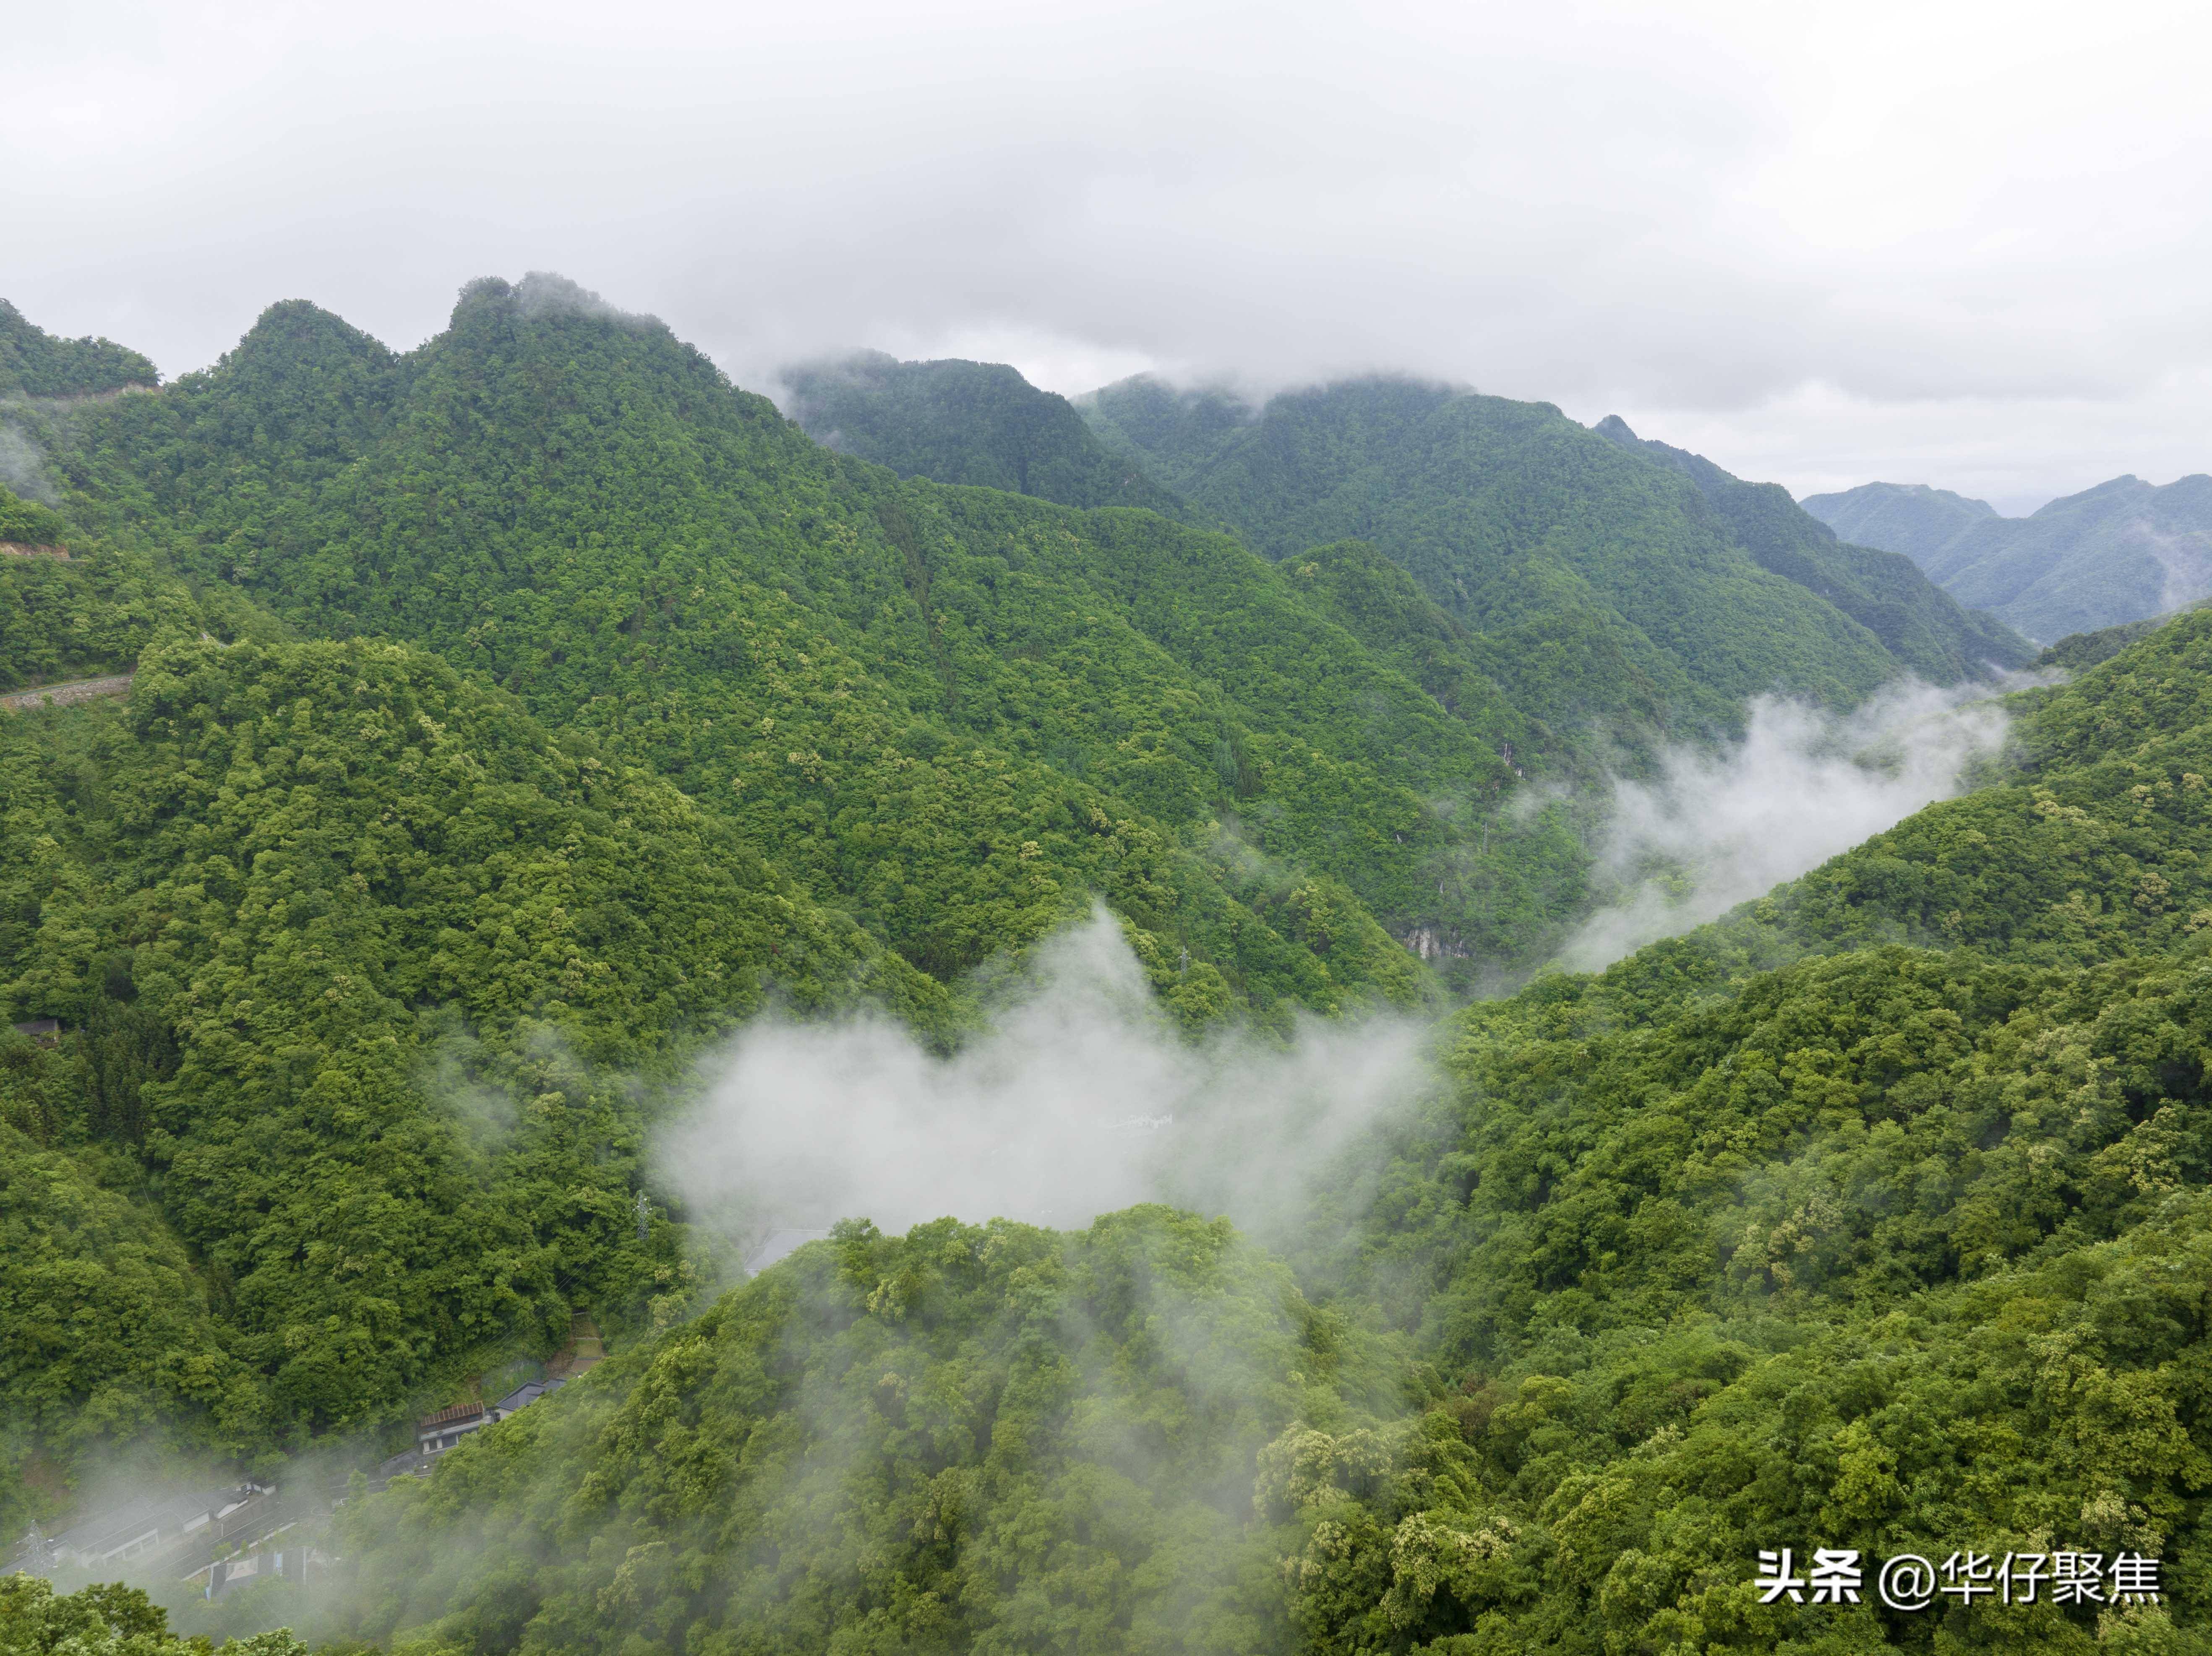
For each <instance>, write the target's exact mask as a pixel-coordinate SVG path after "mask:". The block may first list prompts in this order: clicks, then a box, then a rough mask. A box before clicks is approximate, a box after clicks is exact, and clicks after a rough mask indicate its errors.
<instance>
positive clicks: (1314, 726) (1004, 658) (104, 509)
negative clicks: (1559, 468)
mask: <svg viewBox="0 0 2212 1656" xmlns="http://www.w3.org/2000/svg"><path fill="white" fill-rule="evenodd" d="M52 447H53V451H54V454H55V457H56V464H57V465H58V467H59V468H61V469H62V470H64V471H65V473H66V474H67V475H68V476H69V477H70V480H71V482H72V483H73V484H74V485H75V491H76V492H75V493H73V494H72V501H73V503H74V505H75V507H76V509H77V510H79V511H81V512H82V513H83V514H84V515H85V516H86V517H87V518H88V519H90V520H92V521H94V522H97V523H99V524H100V525H102V526H103V527H104V528H106V529H107V530H109V531H111V532H112V534H113V535H114V536H116V537H118V538H125V537H145V538H147V539H149V540H154V541H157V542H159V543H161V544H163V545H165V546H167V548H168V549H170V551H171V552H172V554H173V555H174V556H175V558H176V559H177V560H178V561H179V563H180V564H182V565H183V566H184V567H186V568H187V569H189V570H191V571H192V572H193V573H195V574H196V575H197V577H198V578H200V579H204V580H205V581H208V582H210V583H214V582H221V581H231V582H235V583H238V584H239V585H242V586H244V587H245V588H246V590H248V591H252V593H254V594H255V595H256V597H258V598H260V599H261V600H263V601H264V602H265V603H267V604H269V605H270V607H271V608H272V609H274V610H276V611H278V612H279V613H280V614H282V615H283V616H285V617H286V618H287V619H288V620H289V621H290V622H292V623H293V624H294V625H295V626H297V627H298V628H301V629H302V630H305V631H311V632H324V633H331V632H335V633H338V634H362V633H369V634H378V633H381V634H399V635H402V636H404V637H407V638H410V639H412V640H418V641H420V642H422V643H424V644H426V645H428V646H430V647H432V648H434V649H435V650H437V651H438V652H440V653H441V654H443V655H444V656H445V657H446V658H447V659H448V660H450V661H452V662H453V663H454V664H456V665H457V666H459V667H460V668H461V669H463V670H465V671H470V672H474V673H477V674H480V675H482V676H485V677H487V678H489V679H492V680H495V681H496V682H499V683H501V684H502V685H503V686H505V687H506V688H509V689H511V690H513V692H514V693H515V694H516V695H520V697H522V698H523V699H524V701H526V703H527V704H528V705H529V706H530V707H531V708H532V711H533V712H535V713H538V715H539V716H541V717H543V718H545V719H549V720H552V721H555V722H567V721H569V720H574V722H575V723H576V724H578V725H580V727H582V728H586V729H588V730H592V731H596V732H598V733H599V734H600V735H601V736H602V737H604V739H605V740H606V741H608V742H609V743H613V744H618V745H619V746H620V748H621V749H622V750H623V752H624V753H626V754H629V755H634V756H635V758H636V759H637V760H638V761H641V762H646V763H649V764H651V765H652V766H653V767H654V768H655V769H656V770H657V771H659V773H661V774H663V775H665V776H666V777H668V778H669V779H671V780H673V781H674V782H676V783H677V784H678V786H682V787H683V788H684V789H685V790H686V791H687V792H690V793H691V794H692V795H693V796H694V797H695V798H698V799H699V800H701V801H702V804H708V805H710V806H712V807H714V809H717V810H720V811H721V812H723V813H724V814H726V816H728V817H729V818H730V819H731V820H732V822H735V823H736V824H738V826H739V828H741V829H743V830H744V832H746V833H747V834H748V835H749V836H750V837H751V839H752V840H753V843H754V844H755V845H756V846H757V847H758V848H759V849H760V850H761V851H762V852H763V854H764V855H766V856H769V857H770V858H773V859H775V861H776V862H778V863H779V864H781V865H782V866H784V867H786V868H787V869H788V870H790V871H791V872H792V874H793V876H794V877H796V878H798V879H799V881H800V882H801V883H803V884H804V886H805V889H807V890H808V892H809V893H810V894H811V895H813V896H814V897H815V898H816V899H817V901H823V902H828V903H832V904H835V905H837V906H839V907H843V908H845V909H847V910H848V912H850V913H853V914H854V916H855V918H856V919H859V920H860V923H861V924H862V925H864V926H866V928H868V929H869V930H870V931H872V933H874V934H875V935H876V936H878V937H880V938H882V939H883V940H884V941H885V942H886V943H889V944H890V946H891V947H893V948H894V949H897V950H899V951H900V952H901V953H902V954H903V955H905V956H906V957H907V958H908V960H910V961H913V962H915V964H916V965H918V966H920V967H921V968H923V969H924V970H927V971H929V972H931V973H933V974H937V975H939V976H940V977H949V976H951V975H953V974H957V973H960V972H962V971H965V970H968V969H969V968H973V967H974V966H975V965H976V964H977V963H978V962H979V961H982V960H984V959H986V958H987V957H988V956H990V955H993V954H994V953H995V952H997V951H999V950H1000V949H1006V948H1007V947H1009V946H1019V945H1022V944H1024V943H1029V942H1030V941H1033V940H1034V939H1035V938H1036V937H1039V936H1041V935H1042V934H1043V933H1044V932H1045V931H1048V930H1049V929H1050V928H1052V927H1054V926H1055V925H1060V924H1062V923H1064V922H1065V921H1066V919H1068V918H1069V917H1070V916H1071V915H1073V914H1075V913H1081V912H1083V911H1084V910H1085V909H1086V908H1087V906H1088V904H1089V903H1090V902H1091V900H1092V898H1093V896H1094V895H1097V896H1103V898H1104V899H1105V901H1108V902H1109V904H1110V905H1112V906H1113V907H1115V909H1116V910H1117V911H1118V912H1119V913H1121V914H1123V915H1124V916H1126V917H1127V918H1128V919H1131V920H1132V921H1133V922H1134V924H1135V925H1136V927H1137V928H1138V930H1139V931H1141V932H1142V933H1144V934H1145V936H1146V937H1148V938H1152V939H1157V940H1158V941H1157V944H1156V945H1142V946H1144V947H1147V948H1151V949H1153V950H1154V952H1152V953H1150V954H1148V955H1147V958H1148V959H1150V960H1152V961H1155V963H1156V964H1158V963H1164V961H1167V960H1170V959H1175V960H1178V961H1179V960H1180V958H1181V952H1182V949H1186V948H1187V949H1189V950H1190V952H1191V954H1192V955H1193V956H1194V959H1196V960H1198V961H1201V962H1203V963H1204V965H1205V968H1206V970H1205V971H1204V972H1203V973H1196V974H1192V978H1191V980H1190V981H1189V982H1188V983H1186V984H1185V985H1184V986H1183V988H1182V992H1183V993H1185V994H1186V995H1187V996H1188V997H1189V998H1191V999H1192V1000H1193V1009H1192V1010H1194V1011H1196V1012H1201V1013H1202V1012H1204V1011H1206V1010H1209V1009H1216V1008H1218V1006H1221V1005H1225V1004H1231V1003H1244V1004H1252V1005H1255V1006H1256V1007H1258V1008H1261V1009H1262V1010H1266V1009H1269V1008H1273V1007H1278V1006H1280V1005H1283V1004H1288V1003H1291V1002H1304V1004H1309V1005H1313V1006H1317V1007H1334V1006H1338V1005H1342V1004H1350V1003H1351V1002H1353V1001H1357V1000H1359V999H1361V998H1374V997H1376V996H1383V997H1388V998H1395V999H1399V1000H1401V1001H1404V1000H1409V999H1413V998H1417V997H1418V996H1419V994H1420V993H1421V992H1422V990H1421V984H1420V974H1419V973H1418V972H1417V971H1409V970H1408V968H1407V961H1406V958H1405V955H1404V953H1403V951H1402V950H1401V949H1399V948H1398V947H1397V946H1396V945H1395V944H1394V943H1392V942H1391V941H1390V937H1391V936H1395V937H1407V936H1409V935H1411V934H1412V933H1413V931H1415V930H1416V929H1419V928H1426V929H1427V930H1429V931H1431V932H1436V933H1439V934H1442V935H1445V936H1448V937H1451V938H1453V939H1455V940H1457V941H1456V943H1455V947H1457V948H1459V949H1462V950H1463V951H1465V952H1467V953H1470V954H1472V953H1477V952H1480V953H1486V954H1490V955H1518V954H1522V953H1525V952H1527V951H1528V950H1529V949H1531V948H1533V947H1534V946H1535V945H1537V944H1538V943H1540V942H1541V940H1542V939H1544V938H1545V937H1547V936H1548V935H1549V934H1550V932H1551V931H1552V930H1553V928H1554V927H1555V926H1556V925H1557V923H1558V922H1559V919H1562V918H1563V917H1565V915H1566V914H1568V913H1571V911H1572V910H1573V908H1574V907H1575V905H1576V904H1577V901H1579V900H1580V898H1581V895H1582V884H1581V877H1580V863H1581V858H1580V853H1579V852H1578V851H1577V848H1576V846H1575V845H1574V842H1573V841H1572V840H1571V838H1570V837H1569V836H1568V835H1567V834H1566V833H1565V829H1564V828H1563V827H1562V826H1561V825H1560V824H1559V822H1557V821H1556V820H1554V819H1550V818H1546V817H1543V816H1537V817H1536V818H1534V819H1533V820H1523V819H1522V818H1518V817H1515V818H1511V819H1510V820H1501V814H1500V806H1501V805H1502V804H1503V799H1504V791H1505V786H1506V785H1507V784H1508V783H1509V782H1510V779H1511V776H1512V772H1511V768H1510V767H1509V766H1508V764H1507V763H1506V762H1505V761H1504V760H1502V759H1501V758H1500V757H1499V756H1498V754H1497V752H1496V751H1495V750H1494V749H1492V746H1491V745H1490V744H1489V743H1488V742H1487V741H1486V740H1485V739H1484V731H1485V729H1486V726H1484V725H1482V724H1481V723H1480V720H1479V719H1478V721H1477V722H1475V723H1470V722H1469V720H1468V719H1465V718H1455V717H1453V716H1452V714H1451V713H1448V712H1447V711H1445V710H1444V709H1443V708H1440V707H1438V706H1437V703H1436V701H1433V700H1432V699H1431V697H1430V696H1429V695H1425V694H1424V693H1423V691H1422V689H1421V688H1420V687H1419V686H1417V685H1416V684H1414V683H1413V682H1411V681H1409V680H1407V678H1405V677H1404V676H1403V675H1402V674H1401V672H1399V671H1398V670H1396V669H1395V667H1394V666H1393V665H1392V664H1390V663H1389V661H1388V660H1387V659H1381V658H1378V657H1377V654H1376V652H1375V651H1373V650H1371V649H1370V648H1367V647H1365V646H1363V644H1362V642H1361V641H1360V640H1359V639H1358V638H1355V637H1354V636H1352V634H1350V633H1348V632H1346V630H1345V629H1344V628H1342V627H1341V626H1340V625H1339V624H1337V623H1336V622H1334V620H1332V619H1331V618H1330V616H1328V614H1327V613H1326V612H1325V610H1324V609H1323V608H1322V607H1320V606H1317V605H1316V604H1315V603H1313V602H1312V601H1310V599H1309V598H1308V597H1306V596H1305V595H1304V592H1303V591H1301V588H1300V584H1299V583H1298V582H1297V580H1296V579H1291V578H1290V577H1289V576H1287V575H1286V574H1285V573H1284V572H1282V571H1279V570H1277V569H1273V568H1271V567H1269V566H1267V564H1266V563H1264V562H1263V561H1261V560H1259V559H1256V558H1255V557H1253V556H1252V555H1250V554H1249V553H1248V552H1246V551H1245V550H1243V549H1242V548H1240V547H1239V546H1237V545H1236V544H1235V543H1233V542H1231V541H1230V540H1229V539H1227V538H1226V537H1220V536H1215V535H1210V534H1206V533H1204V532H1201V531H1194V530H1190V529H1187V528H1182V527H1179V526H1177V525H1173V524H1170V523H1169V522H1167V521H1166V520H1164V519H1160V518H1158V517H1157V516H1154V515H1151V514H1146V513H1134V512H1122V511H1101V512H1095V513H1075V512H1073V511H1070V510H1067V509H1065V508H1061V507H1053V506H1050V505H1048V504H1045V503H1042V502H1039V501H1035V500H1025V499H1023V498H1020V497H1018V496H1013V495H1009V494H1000V493H996V492H992V491H986V490H980V489H960V488H942V487H938V486H933V485H930V484H927V483H922V482H906V483H902V482H898V481H897V480H896V478H894V477H892V476H890V474H889V473H887V472H884V471H883V470H879V469H877V468H875V467H872V466H868V465H866V464H861V463H859V462H857V461H854V460H850V459H845V458H840V457H838V456H836V455H835V454H832V453H830V452H827V451H824V450H823V449H821V448H820V447H818V446H816V445H814V444H813V443H811V442H810V441H808V440H807V439H806V438H805V436H804V434H801V433H800V432H799V431H798V430H797V429H796V428H793V426H791V425H790V424H789V423H788V422H786V421H784V420H783V419H782V418H781V416H778V415H777V414H776V413H775V409H773V408H772V407H771V406H770V405H769V403H766V402H765V401H763V399H760V398H758V397H748V396H745V395H744V394H742V393H738V392H735V391H732V389H731V388H730V387H729V385H728V384H727V383H726V381H725V380H724V379H722V377H721V375H720V373H718V372H717V371H716V370H715V369H714V367H713V366H712V365H711V364H710V363H708V361H706V360H705V359H704V358H703V357H702V356H700V355H698V354H697V353H696V352H693V351H690V350H689V349H686V348H684V347H683V346H681V345H680V344H678V343H677V342H676V341H675V340H674V339H672V338H671V337H669V335H668V334H667V332H666V331H665V329H662V328H660V327H659V325H657V324H650V325H648V324H645V323H640V322H634V321H626V320H624V319H622V318H612V317H610V316H608V315H606V314H605V312H604V310H603V308H602V309H593V308H592V307H590V306H586V305H585V304H584V303H582V301H581V300H580V299H579V298H578V297H577V296H576V295H574V294H573V292H570V291H569V290H566V289H563V288H558V287H548V286H546V285H544V283H542V282H541V283H540V284H539V285H538V286H537V287H532V286H530V285H529V284H525V287H524V288H522V289H510V288H507V286H506V284H504V283H495V284H480V285H479V286H477V288H471V290H470V292H469V293H468V294H465V296H464V299H463V302H462V303H461V305H460V306H459V308H458V309H457V311H456V312H455V315H454V323H453V329H452V331H450V332H448V333H447V334H446V335H443V336H441V337H440V338H438V339H437V340H435V341H433V342H432V343H430V344H428V345H427V346H425V347H424V348H423V349H422V350H421V351H419V352H416V353H415V354H413V355H410V356H408V357H405V358H395V357H393V356H392V355H390V354H389V353H387V352H385V351H383V350H382V349H381V348H380V347H378V346H376V345H375V344H374V342H372V341H369V340H368V339H367V338H366V337H363V336H362V335H360V334H358V333H356V332H355V331H352V330H350V329H348V328H347V327H346V326H345V325H343V323H340V322H338V321H337V319H336V318H331V317H328V316H325V315H324V314H323V313H321V312H316V311H314V310H313V308H312V307H311V306H300V305H291V306H277V307H275V308H274V309H273V310H272V311H271V312H270V313H269V315H268V316H267V317H265V318H264V319H263V321H262V323H261V324H260V325H258V327H257V328H256V329H255V330H254V331H253V332H252V334H251V335H249V336H248V337H247V338H246V340H245V341H244V342H243V343H241V344H240V347H239V349H237V350H236V351H235V352H234V353H232V355H230V356H229V357H228V358H227V359H225V361H224V362H223V364H222V365H221V366H220V367H218V368H217V369H216V370H215V371H213V372H211V373H208V374H205V375H193V376H188V377H186V378H185V379H183V380H182V381H180V382H179V384H178V385H175V386H174V387H173V388H171V390H170V391H167V392H166V393H165V394H164V395H163V396H161V397H158V398H155V397H140V398H131V399H128V400H126V401H125V402H123V403H117V404H114V405H112V406H110V407H107V408H105V409H100V410H99V411H98V412H97V413H96V414H95V415H93V416H86V417H83V418H81V419H79V420H78V421H77V422H75V424H74V425H73V427H72V428H70V430H69V431H61V430H59V429H57V430H56V431H55V432H54V433H52ZM1481 711H1482V710H1481V709H1480V708H1477V709H1475V712H1476V713H1481ZM1526 757H1527V755H1525V754H1524V755H1523V761H1524V762H1525V761H1526ZM1253 852H1258V853H1260V855H1259V856H1257V857H1255V856H1253V855H1252V854H1251V853H1253ZM1370 916H1371V917H1374V918H1372V919H1370V918H1369V917H1370ZM1376 919H1379V920H1380V921H1381V922H1382V924H1381V925H1376V923H1375V921H1376ZM1386 933H1387V934H1388V935H1386Z"/></svg>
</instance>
